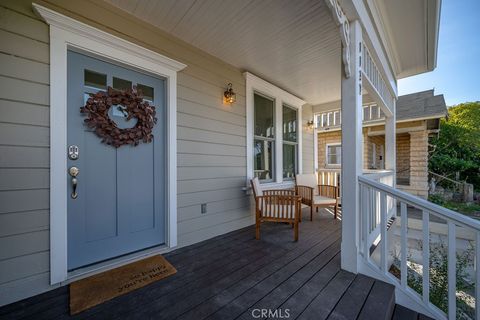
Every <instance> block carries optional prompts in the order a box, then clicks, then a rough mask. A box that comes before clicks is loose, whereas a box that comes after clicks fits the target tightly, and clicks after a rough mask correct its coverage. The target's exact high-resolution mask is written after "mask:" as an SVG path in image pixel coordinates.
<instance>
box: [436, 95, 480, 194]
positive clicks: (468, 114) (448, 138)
mask: <svg viewBox="0 0 480 320" xmlns="http://www.w3.org/2000/svg"><path fill="white" fill-rule="evenodd" d="M431 144H433V145H434V151H433V153H432V154H431V156H430V159H429V169H430V171H433V172H435V173H438V174H441V175H444V176H447V177H452V176H453V175H454V174H455V173H456V172H458V173H459V174H460V179H461V180H465V181H467V182H469V183H472V184H473V185H474V187H475V189H477V190H480V102H479V101H477V102H466V103H461V104H458V105H455V106H452V107H450V108H449V109H448V119H442V120H441V122H440V133H439V136H438V138H434V139H433V140H432V141H431Z"/></svg>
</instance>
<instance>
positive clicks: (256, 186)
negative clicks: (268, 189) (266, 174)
mask: <svg viewBox="0 0 480 320" xmlns="http://www.w3.org/2000/svg"><path fill="white" fill-rule="evenodd" d="M252 182H253V183H252V184H253V189H254V191H255V194H256V195H257V197H260V196H263V191H262V188H261V187H260V181H258V178H253V179H252Z"/></svg>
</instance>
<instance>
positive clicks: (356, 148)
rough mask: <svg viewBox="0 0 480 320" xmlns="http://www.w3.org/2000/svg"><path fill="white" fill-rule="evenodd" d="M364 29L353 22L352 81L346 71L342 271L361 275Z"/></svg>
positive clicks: (343, 97)
mask: <svg viewBox="0 0 480 320" xmlns="http://www.w3.org/2000/svg"><path fill="white" fill-rule="evenodd" d="M361 43H362V27H361V25H360V22H359V21H358V20H355V21H353V22H351V23H350V68H351V69H350V71H351V75H350V77H349V78H346V77H345V72H343V71H342V185H341V187H342V195H343V196H342V246H341V248H342V252H341V258H342V268H343V269H345V270H347V271H350V272H354V273H357V260H358V259H359V257H358V255H359V252H358V245H357V242H358V235H359V232H360V230H359V229H360V221H359V210H360V206H359V186H358V176H359V175H361V174H362V170H363V153H362V149H363V135H362V88H361V85H362V80H361V73H360V57H361V51H360V50H361Z"/></svg>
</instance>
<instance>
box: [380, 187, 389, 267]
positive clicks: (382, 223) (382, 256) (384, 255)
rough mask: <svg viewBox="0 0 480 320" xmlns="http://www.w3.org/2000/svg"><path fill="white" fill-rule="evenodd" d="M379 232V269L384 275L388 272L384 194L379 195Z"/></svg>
mask: <svg viewBox="0 0 480 320" xmlns="http://www.w3.org/2000/svg"><path fill="white" fill-rule="evenodd" d="M380 228H381V229H380V232H381V235H382V244H381V247H380V248H381V250H382V252H381V254H380V260H381V266H380V268H381V269H382V270H383V272H384V273H385V274H386V273H387V272H388V268H387V195H386V194H385V192H381V193H380Z"/></svg>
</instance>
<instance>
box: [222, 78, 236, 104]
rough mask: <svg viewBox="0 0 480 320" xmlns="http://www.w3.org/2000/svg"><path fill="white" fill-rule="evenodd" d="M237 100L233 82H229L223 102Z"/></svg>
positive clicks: (230, 102)
mask: <svg viewBox="0 0 480 320" xmlns="http://www.w3.org/2000/svg"><path fill="white" fill-rule="evenodd" d="M235 101H237V95H236V94H235V92H233V88H232V84H231V83H229V84H228V88H227V90H226V91H225V92H224V93H223V102H224V103H229V104H232V103H235Z"/></svg>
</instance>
